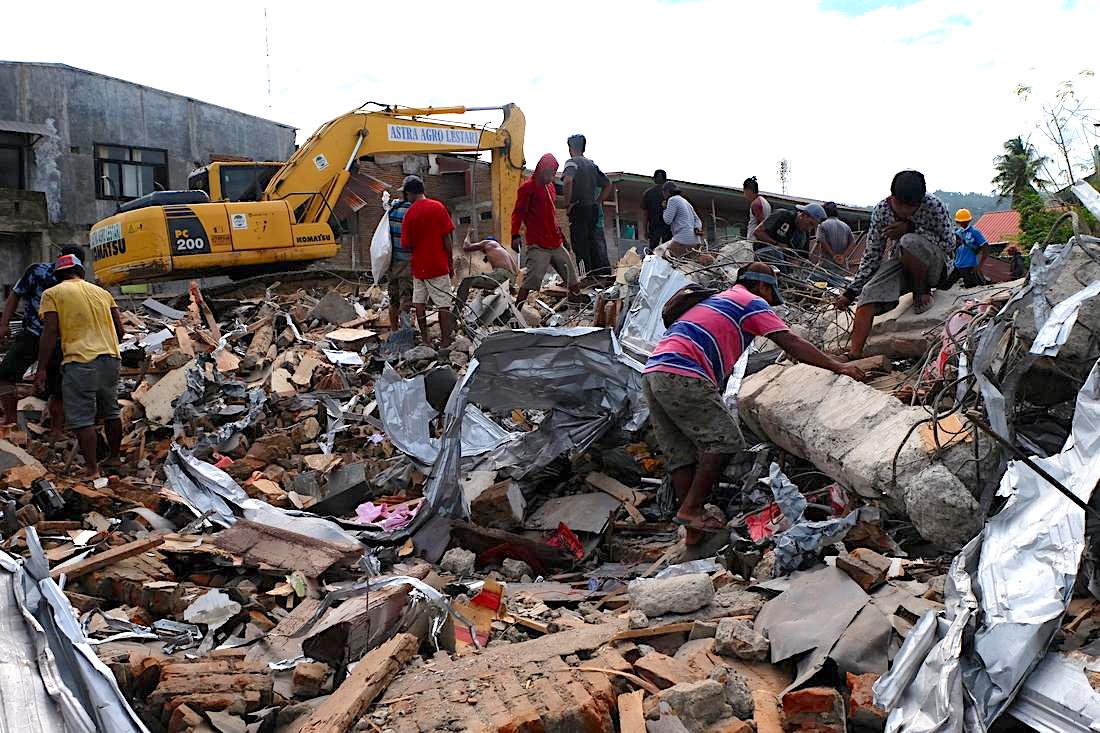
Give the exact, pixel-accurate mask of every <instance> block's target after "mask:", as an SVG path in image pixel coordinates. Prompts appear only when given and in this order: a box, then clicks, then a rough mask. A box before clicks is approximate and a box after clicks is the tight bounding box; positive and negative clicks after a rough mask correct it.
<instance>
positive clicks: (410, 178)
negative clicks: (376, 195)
mask: <svg viewBox="0 0 1100 733" xmlns="http://www.w3.org/2000/svg"><path fill="white" fill-rule="evenodd" d="M413 182H416V183H419V184H420V185H421V186H423V185H424V179H422V178H421V177H420V176H405V180H403V181H401V190H402V191H404V190H405V189H406V188H407V187H408V185H409V184H410V183H413Z"/></svg>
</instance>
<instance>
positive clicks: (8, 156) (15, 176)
mask: <svg viewBox="0 0 1100 733" xmlns="http://www.w3.org/2000/svg"><path fill="white" fill-rule="evenodd" d="M0 188H23V148H21V147H19V146H17V145H0Z"/></svg>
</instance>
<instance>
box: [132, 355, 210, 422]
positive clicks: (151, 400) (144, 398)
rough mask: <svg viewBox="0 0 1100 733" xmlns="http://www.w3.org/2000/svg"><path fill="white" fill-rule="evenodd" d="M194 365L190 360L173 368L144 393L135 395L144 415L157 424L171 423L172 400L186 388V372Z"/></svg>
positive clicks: (173, 411) (173, 410)
mask: <svg viewBox="0 0 1100 733" xmlns="http://www.w3.org/2000/svg"><path fill="white" fill-rule="evenodd" d="M194 365H195V362H194V361H191V362H188V363H187V364H184V365H183V366H181V367H180V368H179V369H173V370H172V371H170V372H168V373H167V374H165V375H164V376H163V377H161V378H160V379H158V380H157V383H156V384H154V385H153V386H152V387H150V388H149V389H147V390H146V391H145V392H144V393H141V394H138V395H137V401H138V402H140V403H141V406H142V407H144V408H145V417H147V418H148V419H149V420H151V421H152V422H154V423H156V424H157V425H171V424H172V418H173V415H174V414H175V408H173V407H172V402H173V400H175V399H176V398H177V397H179V396H180V395H181V394H183V391H184V390H185V389H187V372H189V371H190V370H191V367H193V366H194ZM135 394H136V393H135Z"/></svg>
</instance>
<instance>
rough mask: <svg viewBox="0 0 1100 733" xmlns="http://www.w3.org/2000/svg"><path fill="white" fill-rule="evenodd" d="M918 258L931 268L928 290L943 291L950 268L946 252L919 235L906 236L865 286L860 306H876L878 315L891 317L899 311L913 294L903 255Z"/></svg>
mask: <svg viewBox="0 0 1100 733" xmlns="http://www.w3.org/2000/svg"><path fill="white" fill-rule="evenodd" d="M902 250H904V251H905V252H907V253H909V254H911V255H913V256H915V257H916V258H917V259H919V260H920V261H921V262H923V263H924V265H925V266H926V267H927V268H928V287H932V288H935V287H939V285H940V281H941V280H942V279H943V275H944V270H945V269H946V267H947V264H946V262H944V258H943V250H941V249H940V248H939V247H938V246H936V245H935V244H933V243H932V242H931V241H929V240H928V239H926V238H925V237H922V236H921V235H919V234H905V235H902V238H901V239H900V240H898V244H897V248H896V249H895V251H894V253H893V254H892V255H890V256H889V257H884V258H883V259H882V263H881V264H879V266H878V270H876V271H875V274H874V275H872V276H871V279H870V280H868V281H867V284H866V285H864V286H863V292H862V293H860V295H859V305H873V306H875V313H879V314H881V313H887V312H889V311H892V310H893V309H894V308H896V307H897V305H898V301H899V300H900V299H901V296H902V295H903V294H905V293H911V292H913V286H914V284H913V282H912V280H911V278H910V277H909V274H908V273H907V272H906V271H905V268H903V267H902V266H901V257H900V254H901V251H902Z"/></svg>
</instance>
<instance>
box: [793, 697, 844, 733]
mask: <svg viewBox="0 0 1100 733" xmlns="http://www.w3.org/2000/svg"><path fill="white" fill-rule="evenodd" d="M783 728H784V730H786V731H787V733H845V732H846V731H847V728H848V725H847V719H846V717H845V715H844V699H843V698H842V697H841V696H840V693H839V692H837V691H836V690H834V689H833V688H831V687H807V688H804V689H801V690H792V691H791V692H788V693H787V694H786V695H784V696H783Z"/></svg>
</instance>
